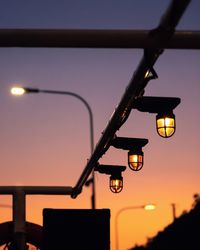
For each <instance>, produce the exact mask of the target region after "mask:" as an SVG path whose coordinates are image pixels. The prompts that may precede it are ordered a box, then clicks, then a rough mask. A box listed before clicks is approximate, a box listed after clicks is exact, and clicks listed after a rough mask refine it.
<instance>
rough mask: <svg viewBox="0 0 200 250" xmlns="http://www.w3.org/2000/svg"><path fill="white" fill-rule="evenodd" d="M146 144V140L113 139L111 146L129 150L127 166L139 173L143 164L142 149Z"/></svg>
mask: <svg viewBox="0 0 200 250" xmlns="http://www.w3.org/2000/svg"><path fill="white" fill-rule="evenodd" d="M147 143H148V140H147V139H141V138H128V137H115V138H114V139H113V141H112V143H111V145H112V146H113V147H115V148H119V149H123V150H129V152H128V166H129V167H130V169H131V170H134V171H139V170H141V169H142V167H143V164H144V154H143V152H142V147H144V146H145V145H146V144H147Z"/></svg>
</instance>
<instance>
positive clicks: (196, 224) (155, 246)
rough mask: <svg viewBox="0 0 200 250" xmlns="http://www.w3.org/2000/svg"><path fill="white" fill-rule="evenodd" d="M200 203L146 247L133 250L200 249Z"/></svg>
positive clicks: (133, 249) (150, 241)
mask: <svg viewBox="0 0 200 250" xmlns="http://www.w3.org/2000/svg"><path fill="white" fill-rule="evenodd" d="M199 232H200V202H196V203H195V206H194V207H193V208H192V209H191V210H190V211H189V212H185V213H184V214H182V215H181V216H180V217H179V218H176V219H175V220H174V222H173V223H172V224H170V225H169V226H167V227H166V228H165V229H164V230H163V231H162V232H159V233H158V234H157V235H156V236H155V237H154V238H151V239H150V240H148V242H147V244H146V245H145V246H140V247H141V248H140V247H138V246H136V247H134V248H131V250H186V249H187V250H196V249H200V239H199Z"/></svg>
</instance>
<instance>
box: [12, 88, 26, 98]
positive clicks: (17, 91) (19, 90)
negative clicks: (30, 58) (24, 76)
mask: <svg viewBox="0 0 200 250" xmlns="http://www.w3.org/2000/svg"><path fill="white" fill-rule="evenodd" d="M10 92H11V94H12V95H16V96H20V95H23V94H24V93H25V89H24V88H22V87H13V88H11V90H10Z"/></svg>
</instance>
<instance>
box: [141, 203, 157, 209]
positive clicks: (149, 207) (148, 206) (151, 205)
mask: <svg viewBox="0 0 200 250" xmlns="http://www.w3.org/2000/svg"><path fill="white" fill-rule="evenodd" d="M155 208H156V206H155V205H154V204H146V205H145V206H144V209H145V210H154V209H155Z"/></svg>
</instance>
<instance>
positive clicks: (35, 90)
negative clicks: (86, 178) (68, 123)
mask: <svg viewBox="0 0 200 250" xmlns="http://www.w3.org/2000/svg"><path fill="white" fill-rule="evenodd" d="M11 93H12V94H13V95H23V94H25V93H27V94H30V93H44V94H58V95H70V96H73V97H75V98H77V99H79V100H80V101H81V102H82V103H83V104H84V105H85V107H86V108H87V111H88V114H89V123H90V150H91V155H92V153H93V151H94V123H93V113H92V109H91V107H90V105H89V104H88V102H87V101H86V100H85V99H84V98H83V97H82V96H80V95H78V94H76V93H74V92H70V91H58V90H46V89H45V90H44V89H38V88H24V87H13V88H11ZM90 183H91V184H92V196H91V207H92V209H95V208H96V195H95V175H94V170H93V171H92V177H91V182H90Z"/></svg>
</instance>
